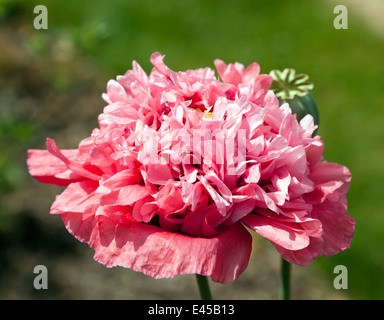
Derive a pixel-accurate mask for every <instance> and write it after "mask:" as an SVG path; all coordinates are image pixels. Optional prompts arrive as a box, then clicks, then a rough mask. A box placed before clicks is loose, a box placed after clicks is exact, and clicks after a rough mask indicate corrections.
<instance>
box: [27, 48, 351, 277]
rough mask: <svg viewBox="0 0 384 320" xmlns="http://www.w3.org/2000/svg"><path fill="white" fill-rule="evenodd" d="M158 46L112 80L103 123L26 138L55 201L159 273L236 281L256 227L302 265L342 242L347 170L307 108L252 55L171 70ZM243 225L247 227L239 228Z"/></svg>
mask: <svg viewBox="0 0 384 320" xmlns="http://www.w3.org/2000/svg"><path fill="white" fill-rule="evenodd" d="M163 58H164V57H163V56H162V55H161V54H159V53H154V54H153V55H152V56H151V62H152V64H153V66H154V68H153V69H152V71H151V73H150V75H149V76H148V75H147V74H146V73H145V72H144V71H143V70H142V68H141V67H140V66H139V65H138V64H137V63H136V62H133V66H132V70H129V71H127V72H126V73H125V75H123V76H119V77H117V80H110V81H109V82H108V85H107V93H105V94H103V98H104V100H105V101H106V102H107V106H106V107H105V108H104V111H103V113H102V114H100V116H99V118H98V120H99V128H96V129H94V130H93V132H92V134H91V136H90V137H88V138H86V139H84V140H82V141H81V142H80V144H79V146H78V148H77V149H64V150H60V149H59V148H58V147H57V146H56V144H55V142H54V140H52V139H47V141H46V146H47V150H29V151H28V160H27V164H28V168H29V172H30V174H31V175H32V176H33V177H35V178H36V179H37V180H39V181H41V182H44V183H49V184H56V185H61V186H66V189H65V190H64V191H63V193H62V194H60V195H58V196H57V197H56V200H55V201H54V203H53V204H52V207H51V214H58V215H60V216H61V218H62V220H63V222H64V224H65V226H66V228H67V230H68V231H69V232H70V233H71V234H72V235H73V236H74V237H76V238H77V239H78V240H80V241H82V242H86V243H88V244H89V246H90V247H92V248H93V249H94V250H95V255H94V258H95V260H97V261H99V262H100V263H102V264H104V265H105V266H107V267H114V266H123V267H126V268H131V269H133V270H135V271H139V272H142V273H144V274H146V275H149V276H152V277H154V278H170V277H174V276H175V275H180V274H191V273H197V274H201V275H204V276H210V277H211V278H212V280H213V281H216V282H220V283H230V282H233V281H234V280H236V279H237V278H238V277H239V275H240V274H241V273H242V272H243V271H244V270H245V269H246V267H247V265H248V262H249V257H250V253H251V250H252V236H251V234H250V232H251V231H252V230H253V231H255V232H257V233H258V234H259V235H261V236H262V237H265V238H266V239H268V240H269V241H270V242H271V243H272V244H273V245H274V246H275V247H276V249H277V250H278V252H279V253H280V254H281V255H282V257H283V258H284V259H286V260H287V261H289V262H291V263H294V264H298V265H302V266H304V265H308V264H310V263H311V262H312V261H313V260H314V259H315V258H316V257H319V256H331V255H334V254H337V253H339V252H340V251H342V250H344V249H346V248H348V247H349V246H350V243H351V239H352V237H353V233H354V224H355V221H354V219H352V218H351V217H349V216H348V215H347V200H346V192H347V191H348V188H349V184H350V180H351V174H350V172H349V170H348V169H347V168H346V167H344V166H341V165H339V164H336V163H330V162H327V161H325V160H324V158H323V157H322V153H323V149H324V143H323V142H322V140H321V139H320V137H319V136H314V137H313V132H314V131H315V130H316V128H317V126H316V125H314V121H313V117H312V116H311V115H307V116H305V117H304V118H303V119H301V120H300V122H299V121H298V120H297V118H296V115H295V114H293V113H292V111H291V109H290V107H289V105H288V104H287V103H285V104H283V105H281V106H280V105H279V100H278V99H277V97H276V96H275V94H274V93H273V92H272V91H271V90H270V86H271V84H272V78H271V76H269V75H265V74H260V67H259V65H258V64H257V63H253V64H251V65H250V66H248V67H247V68H245V67H244V66H243V65H242V64H239V63H235V64H228V65H227V64H225V63H224V62H223V61H221V60H215V66H216V69H217V72H218V75H219V77H216V75H215V71H214V70H212V69H210V68H204V69H197V70H187V71H185V72H174V71H172V70H171V69H169V68H168V67H167V66H166V65H165V64H164V62H163ZM246 227H248V229H246Z"/></svg>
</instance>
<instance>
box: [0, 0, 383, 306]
mask: <svg viewBox="0 0 384 320" xmlns="http://www.w3.org/2000/svg"><path fill="white" fill-rule="evenodd" d="M38 4H43V5H45V6H46V7H47V9H48V29H47V30H36V29H34V27H33V21H34V19H35V17H36V16H37V15H36V14H34V13H33V8H34V7H35V6H36V5H38ZM336 4H344V5H345V6H346V7H347V8H348V29H347V30H336V29H335V28H334V26H333V20H334V19H335V17H336V14H334V13H333V9H334V7H335V5H336ZM375 5H377V7H374V6H375ZM375 8H376V9H375ZM372 9H373V10H372ZM373 14H376V16H375V15H373ZM380 18H381V19H380ZM372 22H374V23H372ZM383 30H384V2H383V1H380V0H378V1H376V0H372V1H371V0H370V1H363V0H361V1H339V2H337V3H336V2H334V1H307V0H292V1H283V0H281V1H278V0H265V1H254V0H253V1H252V0H248V1H243V0H240V1H239V0H236V1H234V0H229V1H227V0H220V1H218V0H210V1H202V0H196V1H193V0H170V1H154V0H124V1H123V0H116V1H113V2H112V1H109V2H106V1H100V0H82V1H73V0H71V1H53V0H51V1H29V0H28V1H25V0H23V1H21V0H19V1H18V0H0V298H1V299H56V298H57V299H67V298H73V299H115V298H119V299H146V298H148V299H151V298H154V299H157V298H158V299H163V298H165V299H176V298H183V299H189V298H191V299H196V298H198V295H197V288H196V286H195V283H194V279H193V277H191V276H183V277H176V278H175V279H174V280H154V279H151V278H148V277H146V276H143V275H141V274H139V273H135V272H133V271H130V270H126V269H122V268H116V269H113V270H112V269H106V268H104V267H103V266H102V265H99V264H98V263H96V262H94V261H93V260H92V253H93V252H92V250H91V249H89V248H88V247H87V246H86V245H84V244H80V243H78V242H77V241H76V240H75V239H74V238H73V237H72V236H70V235H69V234H68V233H67V232H66V230H65V228H64V227H63V225H62V223H61V221H59V220H60V219H59V218H58V217H54V216H50V215H49V206H50V204H51V203H52V201H53V200H54V197H55V195H56V194H58V193H59V192H61V190H62V189H61V188H58V187H54V186H47V185H43V184H39V183H37V182H36V181H34V180H33V179H32V178H31V177H30V176H29V175H28V173H27V170H26V165H25V160H26V150H27V149H28V148H39V149H44V148H45V146H44V143H45V138H46V137H47V136H49V137H51V138H54V139H55V140H56V141H57V144H58V146H59V147H60V148H75V147H76V146H77V144H78V142H79V141H80V139H83V138H85V137H87V136H88V135H89V134H90V132H91V130H92V128H94V127H95V126H97V115H98V114H99V113H101V112H102V109H103V107H104V105H105V103H104V102H103V101H102V99H101V94H102V93H103V92H105V88H106V83H107V81H108V80H109V79H112V78H115V77H116V76H117V75H120V74H123V73H124V72H125V71H126V70H127V69H130V68H131V62H132V60H136V61H138V62H139V64H140V65H141V66H142V67H143V68H144V69H145V70H146V71H147V72H149V71H150V69H151V65H150V63H149V57H150V55H151V53H152V52H154V51H160V52H161V53H162V54H165V55H166V58H165V62H166V63H167V65H168V66H170V67H171V68H172V69H174V70H185V69H192V68H199V67H205V66H210V67H212V68H213V67H214V66H213V60H214V59H216V58H220V59H222V60H224V61H226V62H235V61H238V62H241V63H243V64H245V65H248V64H250V63H252V62H253V61H257V62H258V63H259V64H260V66H261V72H263V73H269V71H270V70H272V69H279V68H280V69H282V68H286V67H292V68H295V69H296V70H297V72H300V73H301V72H303V73H307V74H308V75H309V76H310V79H311V80H312V81H313V82H314V84H315V89H314V90H313V96H314V97H315V99H316V102H317V104H318V107H319V111H320V124H321V126H320V129H319V131H318V134H320V135H321V136H322V139H323V140H324V142H325V145H326V147H325V157H326V158H327V160H328V161H331V162H338V163H341V164H344V165H346V166H348V167H349V168H350V170H351V172H352V175H353V179H352V184H351V189H350V192H349V193H348V199H349V214H350V215H351V216H352V217H354V218H355V219H356V221H357V223H356V233H355V237H354V239H353V242H352V247H351V249H350V250H347V251H345V252H342V253H341V254H339V255H337V256H334V257H331V258H319V259H317V260H316V261H315V262H314V263H313V264H312V265H311V266H308V267H306V268H301V267H296V266H294V267H293V275H292V277H293V284H292V298H294V299H383V298H384V250H383V249H384V246H383V244H384V232H383V230H384V210H383V205H382V203H381V201H383V200H384V186H383V181H384V166H383V159H384V99H383V95H384V80H383V76H384V33H383V32H382V31H383ZM278 261H279V260H278V256H277V254H276V253H275V251H274V249H273V248H272V246H271V245H270V244H269V243H268V242H267V241H266V240H264V239H260V238H255V248H254V253H253V255H252V259H251V261H250V264H249V267H248V269H247V271H246V272H245V273H244V275H243V276H241V277H240V278H239V280H238V281H237V282H236V283H234V284H230V285H226V286H223V285H217V284H212V288H213V293H214V295H215V297H216V298H224V299H232V298H233V299H275V298H277V289H276V286H277V282H278V268H279V265H278ZM38 264H43V265H46V266H47V268H48V270H49V289H48V290H36V289H34V288H33V285H32V282H33V279H34V277H35V276H36V275H35V274H33V268H34V266H35V265H38ZM339 264H341V265H345V266H346V267H347V268H348V289H347V290H335V289H334V288H333V279H334V277H335V276H336V275H335V274H334V273H333V268H334V267H335V266H336V265H339Z"/></svg>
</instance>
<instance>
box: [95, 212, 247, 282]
mask: <svg viewBox="0 0 384 320" xmlns="http://www.w3.org/2000/svg"><path fill="white" fill-rule="evenodd" d="M89 245H90V246H91V247H93V248H94V249H95V256H94V259H95V260H97V261H99V262H100V263H102V264H104V265H106V266H107V267H115V266H122V267H126V268H131V269H133V270H135V271H139V272H142V273H144V274H146V275H149V276H151V277H154V278H173V277H174V276H175V275H182V274H193V273H197V274H201V275H204V276H211V277H212V280H213V281H215V282H220V283H230V282H233V281H235V280H236V279H237V278H238V277H239V275H240V274H241V273H242V272H243V271H244V270H245V269H246V267H247V265H248V261H249V257H250V253H251V245H252V237H251V235H250V234H249V233H248V231H246V229H245V228H244V227H243V226H242V225H241V224H234V225H232V226H230V227H228V228H227V229H226V230H225V231H223V232H221V233H219V234H218V235H217V236H215V237H211V238H198V237H191V236H187V235H183V234H179V233H172V232H167V231H164V230H162V229H160V228H158V227H155V226H152V225H147V224H143V223H138V222H134V221H132V222H131V223H129V224H116V223H115V222H113V221H112V220H110V219H108V218H106V217H104V216H100V217H99V218H98V220H97V222H96V224H95V226H94V230H93V232H92V236H91V239H90V242H89Z"/></svg>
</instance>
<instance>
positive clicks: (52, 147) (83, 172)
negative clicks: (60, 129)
mask: <svg viewBox="0 0 384 320" xmlns="http://www.w3.org/2000/svg"><path fill="white" fill-rule="evenodd" d="M46 145H47V149H48V151H49V152H50V153H51V154H52V155H54V156H55V157H57V158H58V159H60V160H61V161H62V162H63V163H64V164H65V165H66V167H67V168H68V169H69V170H71V171H73V172H74V173H76V174H78V175H80V176H83V177H84V178H88V179H92V180H99V179H100V174H101V172H100V171H99V170H98V168H95V167H94V168H90V169H93V170H89V169H88V168H85V167H84V165H83V164H81V163H79V162H78V161H76V160H71V159H69V158H67V157H66V156H65V155H64V154H63V153H62V152H61V151H60V150H59V148H58V147H57V146H56V143H55V141H54V140H52V139H49V138H47V141H46ZM94 171H98V172H97V173H96V172H94Z"/></svg>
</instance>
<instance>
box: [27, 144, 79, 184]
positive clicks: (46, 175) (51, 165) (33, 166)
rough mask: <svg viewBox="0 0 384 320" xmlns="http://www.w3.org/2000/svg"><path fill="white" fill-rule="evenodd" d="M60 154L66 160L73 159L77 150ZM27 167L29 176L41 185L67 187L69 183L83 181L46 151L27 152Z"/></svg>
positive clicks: (64, 151) (33, 150) (32, 150)
mask: <svg viewBox="0 0 384 320" xmlns="http://www.w3.org/2000/svg"><path fill="white" fill-rule="evenodd" d="M62 153H63V155H64V156H65V157H66V158H68V159H75V158H76V153H77V150H76V149H71V150H62ZM27 166H28V170H29V174H30V175H31V176H33V177H34V178H35V179H36V180H38V181H40V182H43V183H49V184H55V185H59V186H67V185H68V184H70V183H71V182H77V181H81V180H84V179H85V178H84V177H83V176H81V175H79V174H76V173H74V172H72V171H71V170H68V168H67V166H66V165H65V164H64V162H63V161H61V160H60V159H58V158H57V157H55V156H53V155H52V154H51V153H49V152H48V151H47V150H35V149H30V150H28V159H27Z"/></svg>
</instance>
